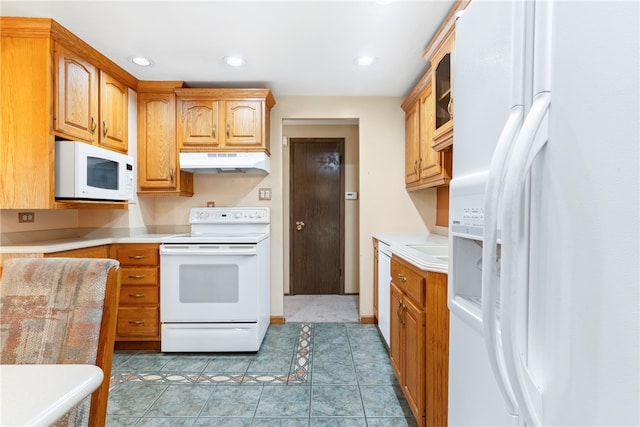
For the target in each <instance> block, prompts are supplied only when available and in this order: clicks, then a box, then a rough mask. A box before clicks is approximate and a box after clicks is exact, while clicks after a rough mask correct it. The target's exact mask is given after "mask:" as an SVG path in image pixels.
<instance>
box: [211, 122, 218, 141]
mask: <svg viewBox="0 0 640 427" xmlns="http://www.w3.org/2000/svg"><path fill="white" fill-rule="evenodd" d="M217 127H218V125H213V132H211V136H213V138H214V139H215V138H216V129H217Z"/></svg>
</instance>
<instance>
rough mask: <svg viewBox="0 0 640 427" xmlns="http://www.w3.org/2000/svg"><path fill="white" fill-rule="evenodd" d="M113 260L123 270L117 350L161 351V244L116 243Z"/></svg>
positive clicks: (112, 250) (112, 249)
mask: <svg viewBox="0 0 640 427" xmlns="http://www.w3.org/2000/svg"><path fill="white" fill-rule="evenodd" d="M111 258H115V259H117V260H118V261H120V267H121V269H122V285H121V287H120V302H119V306H118V322H117V327H116V348H156V347H157V348H159V344H160V256H159V245H158V244H155V243H153V244H147V243H145V244H134V243H131V244H114V245H111Z"/></svg>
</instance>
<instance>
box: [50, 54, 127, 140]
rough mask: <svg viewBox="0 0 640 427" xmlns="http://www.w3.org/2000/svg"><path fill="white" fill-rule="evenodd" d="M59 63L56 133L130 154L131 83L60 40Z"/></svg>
mask: <svg viewBox="0 0 640 427" xmlns="http://www.w3.org/2000/svg"><path fill="white" fill-rule="evenodd" d="M55 64H56V81H55V83H56V84H55V92H56V102H55V109H54V120H53V121H54V129H55V130H56V132H57V133H58V134H59V135H61V136H63V137H65V138H73V139H78V140H81V141H84V142H88V143H90V144H96V145H101V146H103V147H105V148H108V149H111V150H114V151H119V152H122V153H126V152H127V151H128V149H129V146H128V138H127V132H128V128H127V117H128V104H127V99H128V88H127V86H126V85H125V84H123V83H121V82H119V81H118V80H116V79H115V78H113V77H111V76H110V75H109V74H107V73H106V72H104V71H101V70H99V69H98V68H97V67H95V66H94V65H92V64H91V63H90V62H89V61H87V60H85V59H84V58H83V57H82V56H81V55H78V54H76V53H74V52H73V51H71V50H69V49H67V48H65V47H64V46H63V45H62V44H61V43H57V42H56V43H55Z"/></svg>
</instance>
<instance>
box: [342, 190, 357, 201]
mask: <svg viewBox="0 0 640 427" xmlns="http://www.w3.org/2000/svg"><path fill="white" fill-rule="evenodd" d="M344 198H345V199H347V200H358V192H357V191H347V192H346V193H345V195H344Z"/></svg>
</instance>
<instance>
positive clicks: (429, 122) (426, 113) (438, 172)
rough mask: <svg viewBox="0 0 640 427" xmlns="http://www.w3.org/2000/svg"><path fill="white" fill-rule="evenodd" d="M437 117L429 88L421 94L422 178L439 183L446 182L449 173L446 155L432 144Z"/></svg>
mask: <svg viewBox="0 0 640 427" xmlns="http://www.w3.org/2000/svg"><path fill="white" fill-rule="evenodd" d="M435 119H436V117H435V114H434V111H433V92H432V90H431V89H428V90H426V91H425V92H424V93H423V94H422V95H421V96H420V161H419V163H420V180H422V181H426V182H432V181H433V182H434V183H436V184H437V185H439V184H443V183H444V182H443V181H445V180H446V178H448V177H449V174H448V173H447V172H446V171H444V166H445V164H446V161H445V159H444V156H445V155H444V154H443V153H441V152H439V151H436V150H435V149H434V148H433V146H432V139H433V121H434V120H435Z"/></svg>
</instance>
